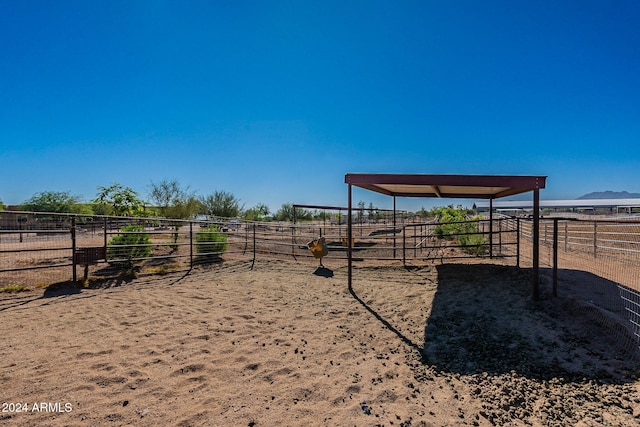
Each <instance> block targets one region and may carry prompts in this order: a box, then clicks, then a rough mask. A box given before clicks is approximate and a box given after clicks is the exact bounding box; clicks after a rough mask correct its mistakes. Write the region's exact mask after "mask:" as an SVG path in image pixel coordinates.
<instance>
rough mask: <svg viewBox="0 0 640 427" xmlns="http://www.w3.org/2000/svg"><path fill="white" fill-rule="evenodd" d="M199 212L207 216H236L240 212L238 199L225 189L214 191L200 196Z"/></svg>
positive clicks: (240, 207)
mask: <svg viewBox="0 0 640 427" xmlns="http://www.w3.org/2000/svg"><path fill="white" fill-rule="evenodd" d="M199 200H200V204H201V207H200V213H202V214H203V215H207V216H209V217H213V216H220V217H224V218H237V217H239V216H240V214H241V213H242V208H243V206H240V200H238V199H237V198H236V196H234V195H233V194H231V193H227V192H226V191H216V192H215V193H213V194H210V195H208V196H206V197H200V199H199Z"/></svg>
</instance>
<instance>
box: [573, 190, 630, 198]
mask: <svg viewBox="0 0 640 427" xmlns="http://www.w3.org/2000/svg"><path fill="white" fill-rule="evenodd" d="M635 198H640V193H629V192H627V191H595V192H593V193H589V194H585V195H584V196H580V197H578V200H584V199H635Z"/></svg>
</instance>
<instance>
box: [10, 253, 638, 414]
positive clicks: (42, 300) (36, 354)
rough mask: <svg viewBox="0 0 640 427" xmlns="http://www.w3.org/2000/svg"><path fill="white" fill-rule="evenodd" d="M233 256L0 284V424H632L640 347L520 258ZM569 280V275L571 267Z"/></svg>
mask: <svg viewBox="0 0 640 427" xmlns="http://www.w3.org/2000/svg"><path fill="white" fill-rule="evenodd" d="M325 266H326V267H325V268H320V267H318V264H317V262H313V261H298V262H295V261H292V260H284V259H283V260H258V261H257V262H256V263H255V265H252V263H251V262H250V261H229V262H224V263H221V264H217V265H215V266H212V267H208V268H202V269H197V270H194V271H192V272H190V273H188V274H187V273H172V274H168V275H163V276H158V275H154V276H142V277H139V278H136V279H134V278H131V279H130V280H129V281H119V282H111V283H109V284H108V285H106V286H102V287H99V288H97V289H74V288H61V289H58V290H51V289H50V290H47V291H44V290H42V289H40V290H38V289H36V290H33V291H30V292H24V293H20V294H4V295H1V296H0V320H2V323H3V324H4V325H5V328H4V331H3V339H2V343H3V345H2V347H0V367H1V369H0V382H1V383H2V391H1V392H0V394H1V395H2V399H1V400H2V402H3V403H2V408H0V411H1V412H0V420H2V423H3V424H5V425H16V426H24V425H33V426H36V425H37V426H47V425H51V426H62V425H65V426H67V425H68V426H102V425H114V426H123V425H136V426H152V425H154V426H155V425H178V426H226V425H234V426H235V425H237V426H272V425H282V426H300V425H330V426H333V425H335V426H348V425H353V426H377V425H384V426H452V425H471V426H491V425H500V426H524V425H531V426H567V425H572V426H637V425H639V424H640V363H639V362H638V360H637V359H635V358H634V356H633V355H632V354H631V353H629V351H628V348H626V347H623V346H621V345H620V341H619V340H618V339H616V338H615V337H616V334H613V333H612V331H611V329H610V327H609V325H608V324H607V323H606V322H601V321H599V320H598V318H597V317H593V316H591V315H590V312H589V311H585V312H584V313H582V311H581V310H579V309H576V307H578V306H576V300H574V299H572V298H571V297H570V295H569V294H568V293H564V295H566V296H562V295H561V296H560V297H558V298H551V297H549V296H548V295H547V294H544V293H543V295H542V298H541V299H540V301H532V300H531V298H530V296H529V294H530V280H529V276H528V275H527V273H526V271H524V270H520V269H518V268H515V267H511V266H502V265H494V264H482V263H476V264H465V265H461V264H446V263H444V264H433V265H428V266H421V267H414V268H405V267H402V266H400V265H398V264H397V263H396V264H393V263H390V264H388V265H378V266H374V265H370V266H366V265H361V264H357V265H356V268H355V270H354V282H353V287H352V288H351V289H350V288H349V287H348V286H347V269H346V267H345V266H344V263H341V264H339V263H337V262H336V263H335V264H331V263H329V262H325ZM576 280H582V278H576Z"/></svg>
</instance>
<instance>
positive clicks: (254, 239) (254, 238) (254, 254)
mask: <svg viewBox="0 0 640 427" xmlns="http://www.w3.org/2000/svg"><path fill="white" fill-rule="evenodd" d="M255 263H256V223H255V222H254V223H253V260H252V261H251V268H253V265H254V264H255Z"/></svg>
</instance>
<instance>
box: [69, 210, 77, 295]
mask: <svg viewBox="0 0 640 427" xmlns="http://www.w3.org/2000/svg"><path fill="white" fill-rule="evenodd" d="M71 264H72V265H73V275H72V277H73V283H76V281H77V280H78V276H77V273H76V217H75V216H72V217H71Z"/></svg>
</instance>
